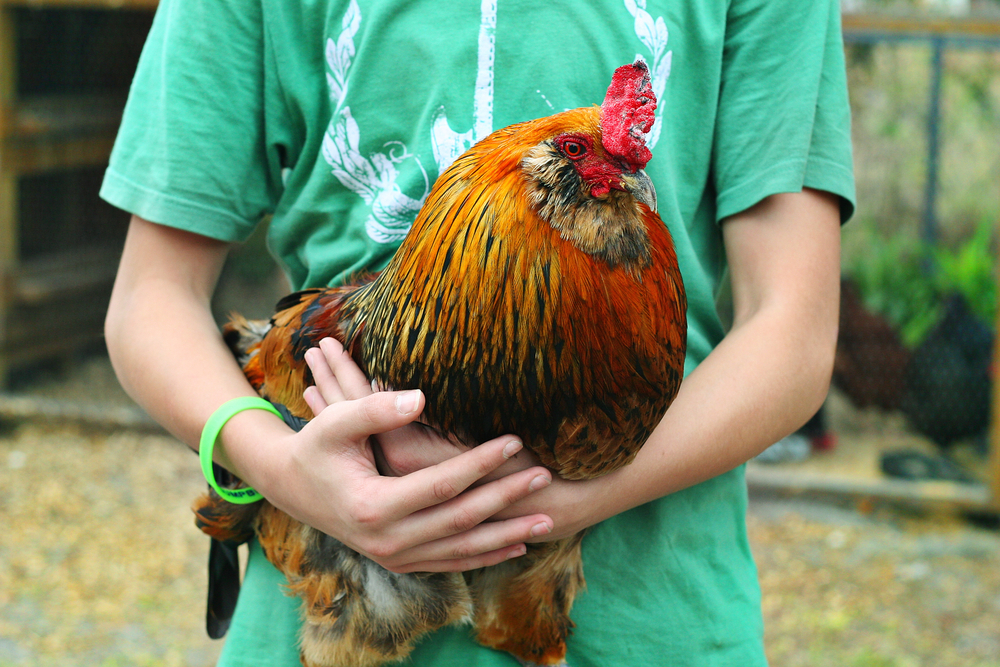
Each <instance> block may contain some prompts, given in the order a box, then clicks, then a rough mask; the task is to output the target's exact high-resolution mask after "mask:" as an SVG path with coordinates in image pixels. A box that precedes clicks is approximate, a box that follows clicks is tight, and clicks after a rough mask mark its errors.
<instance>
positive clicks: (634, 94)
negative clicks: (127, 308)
mask: <svg viewBox="0 0 1000 667" xmlns="http://www.w3.org/2000/svg"><path fill="white" fill-rule="evenodd" d="M655 111H656V94H655V93H654V92H653V85H652V83H651V81H650V79H649V67H647V66H646V63H644V62H643V61H642V60H636V61H635V62H634V63H632V64H631V65H622V66H621V67H619V68H618V69H616V70H615V73H614V75H613V76H612V77H611V85H610V86H609V87H608V94H607V95H605V97H604V104H602V105H601V135H602V140H601V143H603V144H604V150H606V151H607V152H608V153H611V154H612V155H615V156H617V157H619V158H621V159H623V160H624V161H625V162H627V163H628V165H629V166H630V167H632V169H633V170H639V169H642V168H643V167H645V166H646V163H647V162H649V160H650V158H652V157H653V154H652V153H650V152H649V148H647V147H646V134H647V133H648V132H649V131H650V129H652V127H653V119H654V117H653V113H654V112H655Z"/></svg>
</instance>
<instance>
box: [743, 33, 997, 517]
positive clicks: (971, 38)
mask: <svg viewBox="0 0 1000 667" xmlns="http://www.w3.org/2000/svg"><path fill="white" fill-rule="evenodd" d="M843 29H844V41H845V42H846V43H849V44H850V43H862V44H876V43H893V42H896V43H898V42H922V43H925V44H928V45H930V47H931V82H930V100H929V103H928V112H927V136H928V142H927V143H928V147H927V166H928V168H927V172H928V173H927V182H926V185H925V190H924V215H923V220H922V225H921V233H922V235H923V237H924V238H925V239H934V238H935V237H936V234H937V214H936V202H937V188H938V183H937V178H938V155H939V148H940V147H939V135H938V128H939V122H940V114H941V105H940V101H941V76H942V70H943V59H944V53H945V51H946V49H949V48H963V49H968V48H985V49H994V50H1000V20H987V19H977V18H957V17H940V18H928V17H917V16H908V15H871V14H844V15H843ZM997 233H998V236H1000V221H997ZM997 280H998V285H1000V272H998V276H997ZM993 359H994V361H993V367H994V368H1000V313H998V314H997V318H996V322H995V338H994V350H993ZM988 447H989V454H988V457H987V475H986V479H987V481H986V482H984V483H959V482H951V481H908V480H899V479H889V478H881V479H877V478H875V479H868V478H858V477H849V476H846V475H827V474H815V473H811V474H810V473H803V472H801V471H797V470H781V469H776V468H769V467H765V466H761V465H752V466H748V468H747V475H746V477H747V484H748V486H749V487H750V488H754V489H762V490H769V491H778V492H785V493H787V492H792V493H817V494H825V495H834V496H846V497H854V498H862V499H884V500H892V501H900V502H905V503H916V504H932V505H944V506H950V507H954V508H956V509H961V510H965V511H970V512H977V513H979V512H982V513H989V514H998V513H1000V381H996V379H994V382H993V386H992V413H991V421H990V429H989V435H988Z"/></svg>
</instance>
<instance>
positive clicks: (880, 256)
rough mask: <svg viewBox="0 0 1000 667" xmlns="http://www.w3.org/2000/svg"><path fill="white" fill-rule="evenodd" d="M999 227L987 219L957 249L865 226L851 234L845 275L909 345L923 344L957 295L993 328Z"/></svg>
mask: <svg viewBox="0 0 1000 667" xmlns="http://www.w3.org/2000/svg"><path fill="white" fill-rule="evenodd" d="M994 226H995V223H994V222H993V221H992V220H991V219H989V218H988V217H984V218H983V219H982V220H981V221H980V223H979V225H977V227H976V229H975V230H974V232H973V234H972V236H971V237H970V238H969V239H968V240H967V241H965V242H964V243H963V244H961V245H960V246H958V247H957V248H956V249H954V250H952V249H949V248H946V247H943V246H934V245H931V244H928V243H926V242H923V241H921V240H919V239H917V238H916V237H914V236H912V235H906V234H896V235H884V234H882V233H880V232H879V231H877V230H876V229H875V228H874V225H864V224H859V225H858V227H859V228H860V229H857V230H855V231H853V233H852V234H850V235H849V236H848V235H847V234H846V233H845V248H846V249H847V251H848V252H847V253H846V257H847V259H845V263H844V274H845V275H846V276H847V277H848V278H850V279H851V280H852V281H853V282H854V283H855V285H857V287H858V290H859V291H860V292H861V296H862V299H863V300H864V302H865V305H866V306H867V307H868V308H869V309H870V310H872V311H873V312H876V313H879V314H881V315H882V316H884V317H885V318H886V319H887V320H889V322H891V323H892V324H893V325H894V326H895V327H896V329H897V331H898V332H899V336H900V338H901V339H902V341H903V343H904V344H905V345H907V346H908V347H911V348H912V347H916V346H917V345H919V344H920V343H921V341H923V339H924V338H925V337H926V335H927V334H928V332H929V331H930V330H931V329H932V328H933V327H934V325H935V324H937V322H938V320H939V319H940V317H941V310H942V305H943V303H944V301H945V299H946V298H947V297H948V296H950V295H952V294H956V293H957V294H961V295H962V296H963V297H964V298H965V300H966V301H967V302H968V303H969V306H970V307H971V308H972V311H973V312H974V313H975V314H976V315H977V316H978V317H979V318H981V319H982V320H983V321H984V322H986V323H989V324H992V323H993V322H994V321H995V318H996V313H997V274H996V252H995V250H994V244H995V239H994Z"/></svg>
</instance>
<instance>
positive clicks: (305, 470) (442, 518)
mask: <svg viewBox="0 0 1000 667" xmlns="http://www.w3.org/2000/svg"><path fill="white" fill-rule="evenodd" d="M310 400H313V399H310ZM423 406H424V397H423V394H422V393H421V392H420V391H418V390H411V391H403V392H376V393H373V394H370V395H368V396H364V397H361V398H357V399H349V398H346V397H345V400H343V401H339V402H336V403H334V404H332V405H324V406H322V408H321V410H320V412H319V413H318V414H317V415H316V416H315V417H314V418H313V420H312V421H310V422H309V423H308V424H306V426H305V427H304V428H303V429H302V431H301V432H299V433H297V434H291V435H288V436H286V438H285V439H284V441H283V442H280V443H277V446H278V447H280V448H281V449H282V451H284V452H285V456H284V460H285V465H284V467H283V468H282V470H281V471H280V473H274V474H272V475H270V478H271V480H277V479H280V480H281V481H280V483H273V484H265V486H263V487H261V488H259V490H261V492H262V493H264V494H265V496H266V497H267V498H268V500H270V501H271V503H272V504H274V505H275V506H276V507H278V508H279V509H281V510H283V511H285V512H286V513H288V514H289V515H291V516H293V517H294V518H296V519H298V520H299V521H302V522H304V523H306V524H308V525H310V526H313V527H314V528H316V529H318V530H320V531H322V532H324V533H327V534H329V535H331V536H333V537H335V538H337V539H338V540H340V541H342V542H343V543H344V544H346V545H347V546H349V547H351V548H352V549H354V550H355V551H358V552H359V553H361V554H364V555H365V556H367V557H369V558H371V559H372V560H374V561H375V562H377V563H379V564H380V565H382V566H383V567H385V568H387V569H389V570H392V571H394V572H415V571H417V572H421V571H422V572H436V571H461V570H468V569H474V568H478V567H484V566H488V565H494V564H496V563H499V562H502V561H504V560H506V559H508V558H513V557H517V556H520V555H523V554H524V553H525V546H524V543H525V541H526V540H528V539H531V538H532V537H534V536H536V535H540V534H544V533H547V532H549V531H551V529H552V520H551V519H550V518H549V517H548V516H546V515H544V514H539V513H534V514H531V515H527V516H518V517H515V518H510V519H507V520H501V521H492V522H486V521H487V519H489V518H490V517H492V516H493V515H495V514H496V513H497V512H499V511H500V510H502V509H504V508H506V507H509V506H510V505H511V504H513V503H514V502H517V501H518V500H520V499H522V498H524V497H525V496H527V495H529V494H530V493H532V492H533V491H535V490H537V489H540V488H544V487H545V486H547V485H548V484H549V482H550V481H551V473H550V472H549V471H548V470H547V469H545V468H541V467H534V468H529V469H526V470H521V471H518V472H516V473H514V474H511V475H507V476H505V477H502V478H500V479H498V480H496V481H493V482H490V483H488V484H484V485H482V486H480V487H478V488H475V489H470V488H469V487H471V486H472V485H473V484H474V483H475V482H477V481H478V480H480V479H481V478H482V477H483V476H485V475H487V474H489V473H490V472H492V471H494V470H495V469H497V468H498V467H499V466H501V465H502V464H503V463H504V462H506V461H507V460H508V459H509V458H510V457H511V456H513V455H514V454H515V453H516V452H517V451H519V450H520V449H521V443H520V441H518V440H517V439H516V438H514V437H512V436H506V437H502V438H497V439H495V440H491V441H489V442H486V443H483V444H482V445H480V446H478V447H475V448H472V449H470V450H469V451H466V452H463V453H461V454H459V455H458V456H452V457H450V458H448V460H446V461H443V462H441V463H438V464H436V465H432V466H430V467H427V468H424V469H422V470H419V471H416V472H413V473H411V474H407V475H404V476H401V477H384V476H382V475H380V474H379V471H378V469H377V467H376V462H375V457H374V453H373V450H372V446H371V443H370V438H371V437H372V435H374V434H380V433H385V432H388V431H392V430H393V429H399V428H401V427H405V426H406V425H408V424H412V423H413V422H414V421H415V420H416V419H417V417H418V416H419V415H420V412H421V411H422V409H423ZM317 407H318V406H317ZM418 432H422V429H421V430H420V431H418ZM463 492H464V493H463Z"/></svg>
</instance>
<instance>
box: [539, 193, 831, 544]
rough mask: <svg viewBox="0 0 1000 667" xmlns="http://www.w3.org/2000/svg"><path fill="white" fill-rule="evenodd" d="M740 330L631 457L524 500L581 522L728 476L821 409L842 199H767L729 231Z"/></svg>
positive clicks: (562, 526)
mask: <svg viewBox="0 0 1000 667" xmlns="http://www.w3.org/2000/svg"><path fill="white" fill-rule="evenodd" d="M724 235H725V238H726V242H727V253H728V255H729V259H730V268H731V271H732V275H733V293H734V305H735V311H736V312H735V320H734V326H733V329H732V330H731V331H730V332H729V334H728V335H727V336H726V337H725V338H724V339H723V341H722V342H721V343H720V344H719V345H718V347H717V348H716V349H715V350H714V351H713V352H712V353H711V354H709V355H708V357H707V358H706V359H705V360H704V361H703V362H702V363H701V364H700V365H699V366H698V367H697V368H696V369H695V370H694V371H693V372H692V373H691V374H690V375H689V376H688V377H687V378H686V379H685V380H684V381H683V383H682V384H681V388H680V391H679V393H678V395H677V397H676V399H675V400H674V402H673V404H672V405H671V406H670V408H669V410H668V411H667V414H666V415H665V416H664V418H663V420H662V421H661V422H660V424H659V425H658V426H657V428H656V430H655V431H654V432H653V434H652V436H651V437H650V438H649V440H648V441H647V442H646V444H645V445H644V446H643V448H642V449H641V450H640V451H639V454H638V455H637V456H636V458H635V460H634V461H633V462H632V463H631V464H630V465H628V466H626V467H625V468H622V469H621V470H618V471H616V472H614V473H611V474H609V475H606V476H604V477H600V478H597V479H595V480H590V481H586V482H556V483H553V484H552V486H551V487H550V488H549V489H547V490H545V491H544V492H542V493H539V494H538V495H537V496H535V497H532V498H530V499H528V500H527V501H526V502H524V503H522V505H521V509H523V510H524V511H546V512H549V513H550V514H551V516H552V517H553V518H554V519H555V520H556V529H555V532H554V533H553V535H556V536H563V535H567V534H572V533H573V532H576V531H577V530H580V529H582V528H585V527H586V526H589V525H592V524H594V523H597V522H598V521H603V520H604V519H607V518H609V517H611V516H614V515H615V514H618V513H620V512H623V511H625V510H628V509H631V508H633V507H636V506H638V505H641V504H643V503H645V502H649V501H651V500H655V499H657V498H660V497H663V496H665V495H668V494H671V493H674V492H676V491H679V490H681V489H684V488H687V487H689V486H692V485H694V484H698V483H700V482H702V481H705V480H707V479H710V478H712V477H715V476H717V475H720V474H722V473H725V472H727V471H729V470H731V469H733V468H734V467H736V466H738V465H740V464H742V463H744V462H746V461H747V460H749V459H750V458H752V457H754V456H756V455H757V454H758V453H760V452H761V451H762V450H763V449H764V448H766V447H767V446H769V445H771V444H773V443H774V442H776V441H777V440H778V439H780V438H782V437H784V436H785V435H787V434H789V433H791V432H792V431H793V430H795V429H796V428H797V427H799V426H801V425H802V424H803V423H805V422H806V421H807V420H808V419H809V417H811V416H812V415H813V414H814V413H815V411H816V410H817V409H818V408H819V407H820V405H821V404H822V401H823V399H824V397H825V396H826V392H827V389H828V388H829V382H830V375H831V372H832V368H833V358H834V353H835V349H836V339H837V321H838V303H839V275H840V262H839V257H840V226H839V215H838V209H837V206H836V201H835V200H834V199H833V198H832V197H829V196H828V195H822V194H820V193H816V192H811V191H806V192H802V193H796V194H795V195H782V196H777V197H773V198H770V199H768V200H765V202H762V204H760V205H759V206H757V207H755V208H754V209H751V210H749V211H747V212H746V213H744V214H741V215H740V216H735V217H734V218H732V219H730V220H729V221H727V222H726V223H724Z"/></svg>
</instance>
